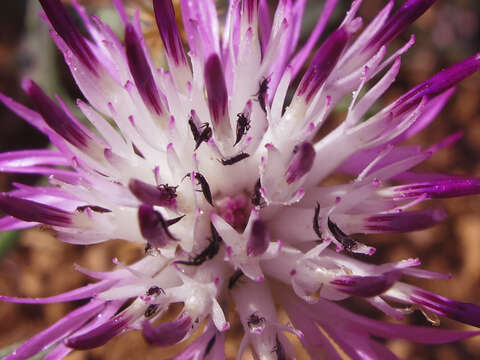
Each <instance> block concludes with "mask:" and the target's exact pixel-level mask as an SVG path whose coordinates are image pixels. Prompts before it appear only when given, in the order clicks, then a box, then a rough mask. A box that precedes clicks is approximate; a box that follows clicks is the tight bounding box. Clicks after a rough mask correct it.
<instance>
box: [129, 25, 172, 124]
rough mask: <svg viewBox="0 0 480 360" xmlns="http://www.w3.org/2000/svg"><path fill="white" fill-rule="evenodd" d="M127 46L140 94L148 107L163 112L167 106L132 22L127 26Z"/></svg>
mask: <svg viewBox="0 0 480 360" xmlns="http://www.w3.org/2000/svg"><path fill="white" fill-rule="evenodd" d="M125 47H126V52H127V59H128V67H129V68H130V72H131V74H132V76H133V79H134V81H135V85H136V86H137V89H138V91H139V93H140V96H141V97H142V99H143V101H144V102H145V104H146V105H147V107H149V108H151V109H153V110H154V111H155V112H156V113H157V114H158V115H161V114H163V113H164V112H165V108H164V106H163V104H162V101H161V99H160V95H159V91H158V89H157V86H156V84H155V80H154V78H153V74H152V70H151V69H150V65H149V64H148V61H147V58H146V56H145V53H144V51H143V48H142V45H141V44H140V39H139V38H138V35H137V33H136V31H135V29H134V27H133V26H132V24H127V26H126V28H125Z"/></svg>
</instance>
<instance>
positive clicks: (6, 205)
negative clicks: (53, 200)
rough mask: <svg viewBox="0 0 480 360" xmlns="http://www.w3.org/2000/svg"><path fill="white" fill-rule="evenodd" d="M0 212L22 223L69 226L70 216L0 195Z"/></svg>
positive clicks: (50, 207)
mask: <svg viewBox="0 0 480 360" xmlns="http://www.w3.org/2000/svg"><path fill="white" fill-rule="evenodd" d="M0 210H2V211H4V212H5V213H7V214H8V215H11V216H14V217H16V218H18V219H20V220H23V221H33V222H39V223H44V224H48V225H53V226H69V225H71V223H72V214H70V213H68V212H66V211H64V210H61V209H58V208H55V207H53V206H49V205H45V204H41V203H37V202H33V201H30V200H25V199H21V198H17V197H14V196H10V195H6V194H0Z"/></svg>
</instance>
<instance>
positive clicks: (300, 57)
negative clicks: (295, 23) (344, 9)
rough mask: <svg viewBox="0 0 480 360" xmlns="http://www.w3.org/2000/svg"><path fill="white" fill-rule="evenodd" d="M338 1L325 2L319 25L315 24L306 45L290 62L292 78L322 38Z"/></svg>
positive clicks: (328, 0)
mask: <svg viewBox="0 0 480 360" xmlns="http://www.w3.org/2000/svg"><path fill="white" fill-rule="evenodd" d="M337 2H338V0H327V1H326V2H325V5H324V6H323V9H322V14H321V16H320V18H319V19H318V22H317V25H315V28H314V29H313V31H312V32H311V34H310V37H309V38H308V40H307V42H306V43H305V45H304V46H303V47H302V49H301V50H300V51H298V53H297V54H296V55H295V57H294V58H293V59H292V61H291V62H290V65H291V67H292V79H294V78H295V76H296V75H297V74H298V72H299V71H300V69H301V68H302V66H303V64H304V63H305V61H306V60H307V59H308V57H309V55H310V54H311V52H312V49H313V47H314V46H315V44H316V42H317V41H318V39H319V38H320V36H321V35H322V32H323V30H324V29H325V26H326V25H327V23H328V20H329V19H330V16H331V15H332V12H333V10H334V9H335V6H336V5H337Z"/></svg>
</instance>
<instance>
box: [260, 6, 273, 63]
mask: <svg viewBox="0 0 480 360" xmlns="http://www.w3.org/2000/svg"><path fill="white" fill-rule="evenodd" d="M258 28H259V30H260V41H261V43H262V53H263V54H265V50H266V49H267V46H268V43H269V41H270V33H271V32H272V19H271V17H270V9H269V7H268V3H267V0H260V1H259V4H258Z"/></svg>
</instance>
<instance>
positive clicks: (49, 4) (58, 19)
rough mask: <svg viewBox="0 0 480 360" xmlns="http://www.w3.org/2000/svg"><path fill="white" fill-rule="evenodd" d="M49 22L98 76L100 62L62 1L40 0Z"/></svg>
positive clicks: (84, 63)
mask: <svg viewBox="0 0 480 360" xmlns="http://www.w3.org/2000/svg"><path fill="white" fill-rule="evenodd" d="M39 1H40V4H41V5H42V8H43V10H44V11H45V14H46V15H47V17H48V20H49V21H50V23H51V24H52V26H53V28H54V29H55V31H56V32H57V34H58V35H59V36H60V37H61V38H62V39H63V41H65V43H66V44H67V46H68V47H69V48H70V50H72V51H73V53H74V54H75V55H76V56H77V57H78V59H79V60H80V61H81V62H82V63H83V65H85V66H86V67H87V68H88V69H89V70H90V71H92V72H93V73H94V74H97V67H98V60H97V58H96V57H95V55H94V54H93V52H92V51H91V50H90V48H89V47H88V43H87V41H86V40H85V38H84V37H83V36H82V34H81V33H80V31H79V30H78V28H77V26H76V25H75V22H74V21H73V19H72V18H71V17H70V15H69V14H68V11H67V9H66V8H65V6H63V5H62V2H61V1H60V0H39Z"/></svg>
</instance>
